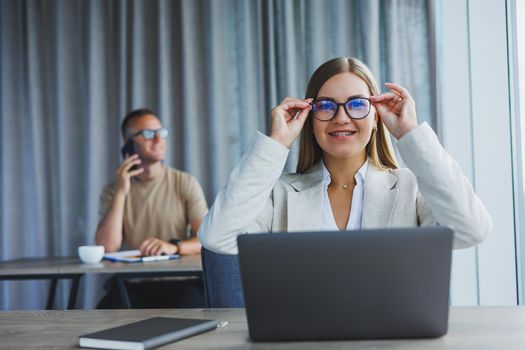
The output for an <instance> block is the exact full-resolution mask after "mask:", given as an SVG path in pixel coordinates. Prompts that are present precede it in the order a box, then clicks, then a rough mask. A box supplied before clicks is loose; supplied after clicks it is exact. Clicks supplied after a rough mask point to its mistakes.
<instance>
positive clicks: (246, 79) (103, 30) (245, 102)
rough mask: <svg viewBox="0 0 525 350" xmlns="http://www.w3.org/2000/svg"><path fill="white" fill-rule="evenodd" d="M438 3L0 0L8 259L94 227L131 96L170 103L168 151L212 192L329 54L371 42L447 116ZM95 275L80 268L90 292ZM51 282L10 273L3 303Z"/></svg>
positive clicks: (424, 108)
mask: <svg viewBox="0 0 525 350" xmlns="http://www.w3.org/2000/svg"><path fill="white" fill-rule="evenodd" d="M433 9H434V4H433V2H432V1H430V2H426V1H418V0H412V1H410V0H403V1H401V0H399V1H395V0H391V1H377V0H362V1H350V0H346V1H342V0H331V1H326V0H296V1H292V0H273V1H263V0H259V1H246V0H208V1H206V0H197V1H196V0H187V1H167V0H143V1H138V0H137V1H116V0H91V1H74V0H57V1H52V0H41V1H36V0H34V1H21V0H0V67H1V70H0V133H1V137H0V186H1V193H0V247H1V249H0V260H9V259H15V258H20V257H40V256H74V255H76V247H77V246H79V245H83V244H92V243H93V242H94V232H95V228H96V225H97V222H98V219H99V218H98V214H97V210H98V199H99V195H100V192H101V190H102V188H103V186H104V185H105V184H106V183H107V182H108V181H110V180H112V177H113V174H114V171H115V169H116V166H117V165H118V163H119V162H120V159H119V147H120V146H121V143H122V141H121V137H120V135H119V125H120V121H121V119H122V118H123V116H124V115H125V114H126V112H128V111H129V110H131V109H134V108H138V107H148V108H151V109H153V110H155V111H157V113H158V115H159V116H160V118H161V119H162V120H163V123H164V124H165V125H166V126H167V127H168V128H169V130H170V132H171V134H170V138H169V141H168V147H169V152H168V157H167V159H166V163H167V164H169V165H172V166H174V167H177V168H179V169H182V170H184V171H187V172H189V173H191V174H193V175H194V176H196V177H197V179H198V180H199V181H200V182H201V184H202V186H203V188H204V190H205V193H206V195H207V199H208V202H209V204H211V203H212V202H213V199H214V197H215V195H216V194H217V192H218V191H219V190H220V189H221V187H222V186H224V184H225V182H226V180H227V177H228V175H229V172H230V171H231V169H232V167H233V166H234V164H235V163H236V162H237V161H238V159H239V158H240V156H241V154H242V153H243V152H244V150H245V149H246V146H247V145H248V143H249V142H250V140H251V138H252V136H253V134H254V132H255V130H260V131H262V132H266V131H267V130H268V127H269V112H270V110H271V109H272V108H273V107H274V106H275V105H276V104H277V103H278V102H279V101H280V100H282V99H283V98H284V97H285V96H295V97H302V96H304V93H305V89H306V84H307V80H308V78H309V76H310V75H311V74H312V72H313V71H314V70H315V68H316V67H317V66H319V65H320V64H321V63H323V62H324V61H326V60H328V59H330V58H333V57H336V56H355V57H358V58H360V59H362V60H363V61H365V62H366V63H368V64H369V66H370V67H371V69H372V71H373V72H374V73H375V75H376V78H377V79H378V81H379V82H380V83H382V82H385V81H395V82H398V83H401V84H404V85H406V86H407V87H408V88H409V89H410V90H411V91H412V93H413V95H414V97H415V99H416V102H417V108H418V117H419V120H420V121H424V120H426V121H429V122H430V123H431V124H433V125H435V106H434V104H435V102H434V101H435V97H434V81H435V77H434V71H435V70H434V67H433V62H434V50H433V48H434V43H433V29H432V28H433V12H434V10H433ZM295 161H296V154H292V156H291V157H290V161H289V165H288V168H289V169H291V170H293V168H294V166H295ZM95 282H96V281H94V279H87V280H84V281H83V283H84V287H83V288H82V290H83V291H84V293H83V294H82V300H81V301H80V303H79V304H81V305H80V306H82V305H83V306H85V307H92V305H93V302H94V300H95V299H96V297H97V296H98V295H99V294H100V283H95ZM27 283H29V284H27ZM22 286H25V288H23V287H22ZM27 286H31V288H27ZM63 287H64V286H62V288H60V290H59V292H60V298H61V299H60V300H59V303H58V306H59V307H64V305H65V301H66V300H65V299H66V296H67V295H66V294H67V293H66V289H65V288H63ZM46 288H47V284H46V283H44V282H3V283H1V284H0V307H1V308H2V309H20V308H39V309H40V308H43V307H44V306H45V296H46V292H47V289H46Z"/></svg>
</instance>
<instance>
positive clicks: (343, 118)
mask: <svg viewBox="0 0 525 350" xmlns="http://www.w3.org/2000/svg"><path fill="white" fill-rule="evenodd" d="M333 121H334V122H336V123H338V124H347V123H348V122H349V121H350V117H349V116H348V114H346V111H345V108H344V107H343V106H338V108H337V111H335V117H334V119H333Z"/></svg>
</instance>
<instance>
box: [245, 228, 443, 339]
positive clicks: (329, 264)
mask: <svg viewBox="0 0 525 350" xmlns="http://www.w3.org/2000/svg"><path fill="white" fill-rule="evenodd" d="M452 237H453V232H452V230H450V229H449V228H446V227H440V226H436V227H425V228H408V229H384V230H362V231H350V232H315V233H313V232H307V233H271V234H246V235H240V236H239V237H238V240H237V241H238V246H239V263H240V270H241V277H242V284H243V289H244V301H245V306H246V313H247V318H248V327H249V332H250V338H251V339H252V340H254V341H280V340H334V339H393V338H424V337H439V336H442V335H444V334H445V333H447V329H448V310H449V288H450V267H451V253H452Z"/></svg>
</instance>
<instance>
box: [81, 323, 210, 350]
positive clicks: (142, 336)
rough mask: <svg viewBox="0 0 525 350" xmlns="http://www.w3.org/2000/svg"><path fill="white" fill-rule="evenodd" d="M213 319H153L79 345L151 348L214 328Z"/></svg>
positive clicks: (84, 338) (111, 330)
mask: <svg viewBox="0 0 525 350" xmlns="http://www.w3.org/2000/svg"><path fill="white" fill-rule="evenodd" d="M218 324H219V322H218V321H215V320H199V319H189V318H168V317H154V318H148V319H146V320H143V321H139V322H134V323H130V324H126V325H124V326H120V327H114V328H109V329H106V330H103V331H100V332H95V333H90V334H86V335H83V336H81V337H80V341H79V343H80V346H81V347H86V348H96V349H153V348H156V347H157V346H161V345H164V344H167V343H171V342H173V341H176V340H179V339H183V338H187V337H190V336H192V335H195V334H199V333H203V332H207V331H210V330H212V329H215V328H217V326H218Z"/></svg>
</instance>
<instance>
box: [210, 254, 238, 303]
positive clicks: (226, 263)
mask: <svg viewBox="0 0 525 350" xmlns="http://www.w3.org/2000/svg"><path fill="white" fill-rule="evenodd" d="M201 259H202V272H203V277H204V299H205V301H206V307H210V308H226V307H244V297H243V292H242V284H241V273H240V270H239V256H238V255H224V254H217V253H214V252H212V251H210V250H207V249H206V248H204V247H202V250H201Z"/></svg>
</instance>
